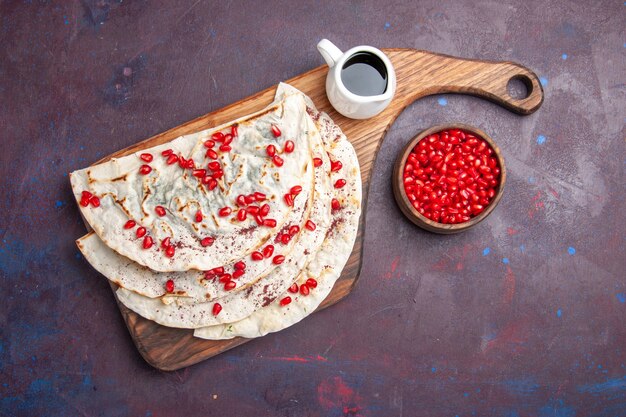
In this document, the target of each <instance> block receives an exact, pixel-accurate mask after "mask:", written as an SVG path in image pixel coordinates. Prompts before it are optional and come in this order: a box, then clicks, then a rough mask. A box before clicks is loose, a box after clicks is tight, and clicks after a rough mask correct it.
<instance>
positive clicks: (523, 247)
mask: <svg viewBox="0 0 626 417" xmlns="http://www.w3.org/2000/svg"><path fill="white" fill-rule="evenodd" d="M519 251H520V252H522V253H524V251H526V246H525V245H519Z"/></svg>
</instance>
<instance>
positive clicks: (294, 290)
mask: <svg viewBox="0 0 626 417" xmlns="http://www.w3.org/2000/svg"><path fill="white" fill-rule="evenodd" d="M287 291H289V292H290V293H292V294H296V293H297V292H298V284H296V283H295V282H294V283H293V285H292V286H291V287H289V289H288V290H287Z"/></svg>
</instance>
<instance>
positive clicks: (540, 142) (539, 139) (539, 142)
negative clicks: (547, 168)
mask: <svg viewBox="0 0 626 417" xmlns="http://www.w3.org/2000/svg"><path fill="white" fill-rule="evenodd" d="M544 143H546V137H545V136H544V135H539V136H537V145H543V144H544Z"/></svg>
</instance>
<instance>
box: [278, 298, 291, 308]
mask: <svg viewBox="0 0 626 417" xmlns="http://www.w3.org/2000/svg"><path fill="white" fill-rule="evenodd" d="M289 303H291V297H289V296H287V297H285V298H283V299H282V300H280V306H281V307H284V306H286V305H287V304H289Z"/></svg>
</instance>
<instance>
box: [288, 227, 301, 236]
mask: <svg viewBox="0 0 626 417" xmlns="http://www.w3.org/2000/svg"><path fill="white" fill-rule="evenodd" d="M299 231H300V226H298V225H296V224H294V225H293V226H291V227H290V228H289V236H295V235H297V234H298V232H299Z"/></svg>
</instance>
